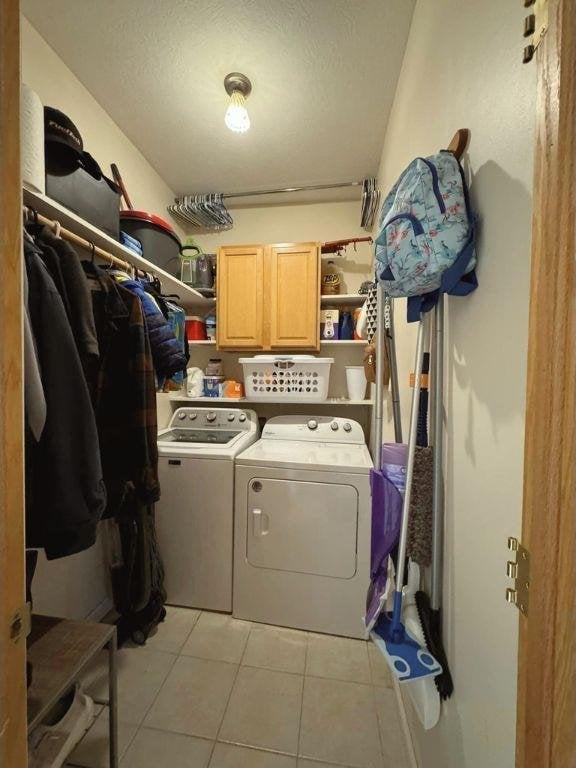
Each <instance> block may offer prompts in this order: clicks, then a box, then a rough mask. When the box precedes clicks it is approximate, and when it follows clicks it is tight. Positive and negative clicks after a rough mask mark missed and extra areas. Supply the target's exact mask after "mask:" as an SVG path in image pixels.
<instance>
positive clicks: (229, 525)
mask: <svg viewBox="0 0 576 768" xmlns="http://www.w3.org/2000/svg"><path fill="white" fill-rule="evenodd" d="M258 435H259V428H258V418H257V416H256V414H255V413H254V411H250V410H244V409H240V408H225V409H224V408H223V409H211V408H188V407H186V408H178V410H177V411H176V412H175V413H174V415H173V416H172V420H171V422H170V426H169V427H168V428H167V429H165V430H162V431H160V432H159V433H158V454H159V476H160V487H161V491H162V495H161V498H160V501H159V502H158V504H157V505H156V526H157V530H158V540H159V545H160V551H161V555H162V559H163V562H164V569H165V578H166V581H165V584H166V591H167V595H168V603H171V604H173V605H184V606H190V607H192V608H204V609H206V610H210V611H228V612H230V611H231V610H232V559H233V537H234V459H235V457H236V456H237V454H238V453H240V451H243V450H244V449H245V448H247V447H248V446H249V445H251V444H252V443H253V442H254V441H255V440H257V439H258Z"/></svg>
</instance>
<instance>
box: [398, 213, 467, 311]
mask: <svg viewBox="0 0 576 768" xmlns="http://www.w3.org/2000/svg"><path fill="white" fill-rule="evenodd" d="M473 255H474V223H472V226H471V227H470V237H469V238H468V242H467V243H466V245H465V246H464V248H462V250H461V251H460V253H459V254H458V258H457V259H456V261H455V262H454V264H452V266H450V267H448V269H446V270H445V271H444V272H443V273H442V277H441V278H440V288H439V290H437V291H432V292H431V293H425V294H424V295H422V296H410V297H409V298H408V302H407V320H408V322H409V323H416V322H418V321H419V320H420V318H421V315H422V314H425V313H426V312H430V310H431V309H433V308H434V307H435V306H436V303H437V301H438V297H439V296H440V294H441V293H447V294H448V295H449V296H467V295H468V294H469V293H472V291H474V290H476V288H477V287H478V278H477V277H476V270H475V269H471V270H470V272H466V267H467V266H468V264H469V263H470V259H471V258H472V256H473Z"/></svg>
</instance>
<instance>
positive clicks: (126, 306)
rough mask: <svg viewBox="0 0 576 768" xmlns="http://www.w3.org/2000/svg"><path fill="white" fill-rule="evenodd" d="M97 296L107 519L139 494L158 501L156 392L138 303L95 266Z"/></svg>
mask: <svg viewBox="0 0 576 768" xmlns="http://www.w3.org/2000/svg"><path fill="white" fill-rule="evenodd" d="M91 271H92V273H93V275H94V277H95V278H96V279H97V281H98V283H99V290H96V291H94V293H93V297H92V298H93V306H94V317H95V320H96V330H97V333H98V345H99V348H100V360H99V361H98V363H97V365H96V366H95V370H93V371H92V375H90V376H89V379H90V384H91V392H92V398H93V404H94V410H95V412H96V421H97V424H98V431H99V437H100V451H101V455H102V469H103V473H104V482H105V483H106V489H107V491H108V507H107V510H106V512H105V515H104V516H105V517H113V516H115V515H117V514H118V513H119V512H120V510H121V509H122V504H123V502H124V500H125V498H126V495H127V494H128V493H130V492H131V491H135V492H136V495H137V497H138V498H139V499H140V500H141V501H142V502H143V503H145V504H151V503H154V502H155V501H158V499H159V498H160V486H159V483H158V449H157V444H156V436H157V417H156V387H155V379H154V367H153V363H152V355H151V351H150V343H149V340H148V334H147V333H146V326H145V322H144V316H143V312H142V306H141V304H140V300H139V299H138V297H137V296H135V295H134V294H133V293H131V292H130V291H128V290H127V289H126V288H123V287H122V286H121V285H117V284H116V283H115V282H114V280H112V278H110V277H109V276H108V275H106V274H105V273H104V272H103V271H102V270H99V269H98V268H97V267H93V268H92V270H91Z"/></svg>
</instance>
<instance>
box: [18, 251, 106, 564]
mask: <svg viewBox="0 0 576 768" xmlns="http://www.w3.org/2000/svg"><path fill="white" fill-rule="evenodd" d="M24 249H25V251H24V256H25V263H26V272H27V277H28V284H29V294H28V304H29V309H30V322H31V326H32V332H33V334H34V340H35V342H36V348H37V351H38V360H39V364H40V373H41V378H42V385H43V388H44V394H45V398H46V424H45V426H44V430H43V432H42V436H41V438H40V441H39V442H36V441H35V440H34V439H33V438H31V436H30V435H27V441H26V442H27V444H26V472H27V477H26V490H27V496H26V537H27V541H26V544H27V546H28V547H34V548H35V547H39V548H44V549H45V550H46V556H47V557H48V559H54V558H57V557H65V556H66V555H72V554H75V553H76V552H81V551H82V550H84V549H87V548H88V547H91V546H92V544H94V542H95V540H96V526H97V523H98V521H99V519H100V517H101V515H102V512H103V511H104V508H105V506H106V491H105V488H104V482H103V479H102V467H101V463H100V451H99V445H98V433H97V430H96V422H95V418H94V411H93V409H92V404H91V402H90V395H89V392H88V386H87V384H86V379H85V378H84V373H83V371H82V366H81V364H80V358H79V355H78V350H77V348H76V345H75V343H74V337H73V335H72V330H71V328H70V324H69V322H68V318H67V317H66V312H65V309H64V305H63V303H62V299H61V297H60V295H59V293H58V290H57V289H56V286H55V284H54V281H53V280H52V278H51V277H50V274H49V273H48V270H47V268H46V266H45V264H44V263H43V261H42V259H41V258H40V255H39V251H38V249H37V248H35V247H34V246H33V245H31V244H29V243H25V245H24Z"/></svg>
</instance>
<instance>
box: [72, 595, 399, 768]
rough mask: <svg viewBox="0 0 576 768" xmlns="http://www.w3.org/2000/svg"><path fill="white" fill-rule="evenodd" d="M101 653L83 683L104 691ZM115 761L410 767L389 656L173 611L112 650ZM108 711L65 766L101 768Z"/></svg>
mask: <svg viewBox="0 0 576 768" xmlns="http://www.w3.org/2000/svg"><path fill="white" fill-rule="evenodd" d="M106 685H107V677H106V659H105V658H102V660H101V662H99V663H98V664H97V665H95V666H94V668H93V669H92V670H90V672H89V673H88V675H87V677H86V680H85V687H86V689H87V691H88V693H90V694H91V695H92V696H95V697H96V698H100V699H105V698H106ZM118 687H119V719H120V726H119V746H120V755H121V759H120V766H121V768H335V767H336V766H338V767H341V766H345V767H346V768H349V767H350V768H409V765H410V764H409V761H408V757H407V755H406V751H405V747H404V741H403V735H402V732H401V729H400V722H399V718H398V713H397V709H396V697H395V694H394V691H393V689H392V683H391V679H390V676H389V673H388V670H387V666H386V663H385V662H384V660H383V659H382V658H381V656H380V654H379V652H378V651H377V649H376V648H374V647H371V646H370V645H369V644H367V643H364V642H362V641H357V640H347V639H344V638H340V637H328V636H326V635H314V634H311V633H307V632H296V631H293V630H288V629H281V628H278V627H270V626H265V625H262V624H251V623H250V622H245V621H238V620H236V619H233V618H231V617H229V616H224V615H221V614H215V613H206V612H202V613H201V612H200V611H193V610H188V609H184V608H169V609H168V616H167V618H166V621H165V622H164V623H163V624H162V625H161V626H160V627H159V629H158V632H157V634H156V635H155V636H154V637H152V638H150V639H149V640H148V642H147V643H146V645H145V646H144V647H131V648H123V649H122V650H121V651H119V657H118ZM107 717H108V712H107V709H106V708H104V709H102V711H101V712H100V714H99V716H98V718H97V720H96V722H95V724H94V725H93V727H92V728H91V729H90V731H89V732H88V733H87V734H86V736H85V737H84V739H83V741H82V742H81V743H80V745H79V746H78V747H77V748H76V750H75V751H74V752H73V753H72V755H71V756H70V758H69V762H68V766H82V768H107V766H108V759H107V726H108V720H107Z"/></svg>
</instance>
